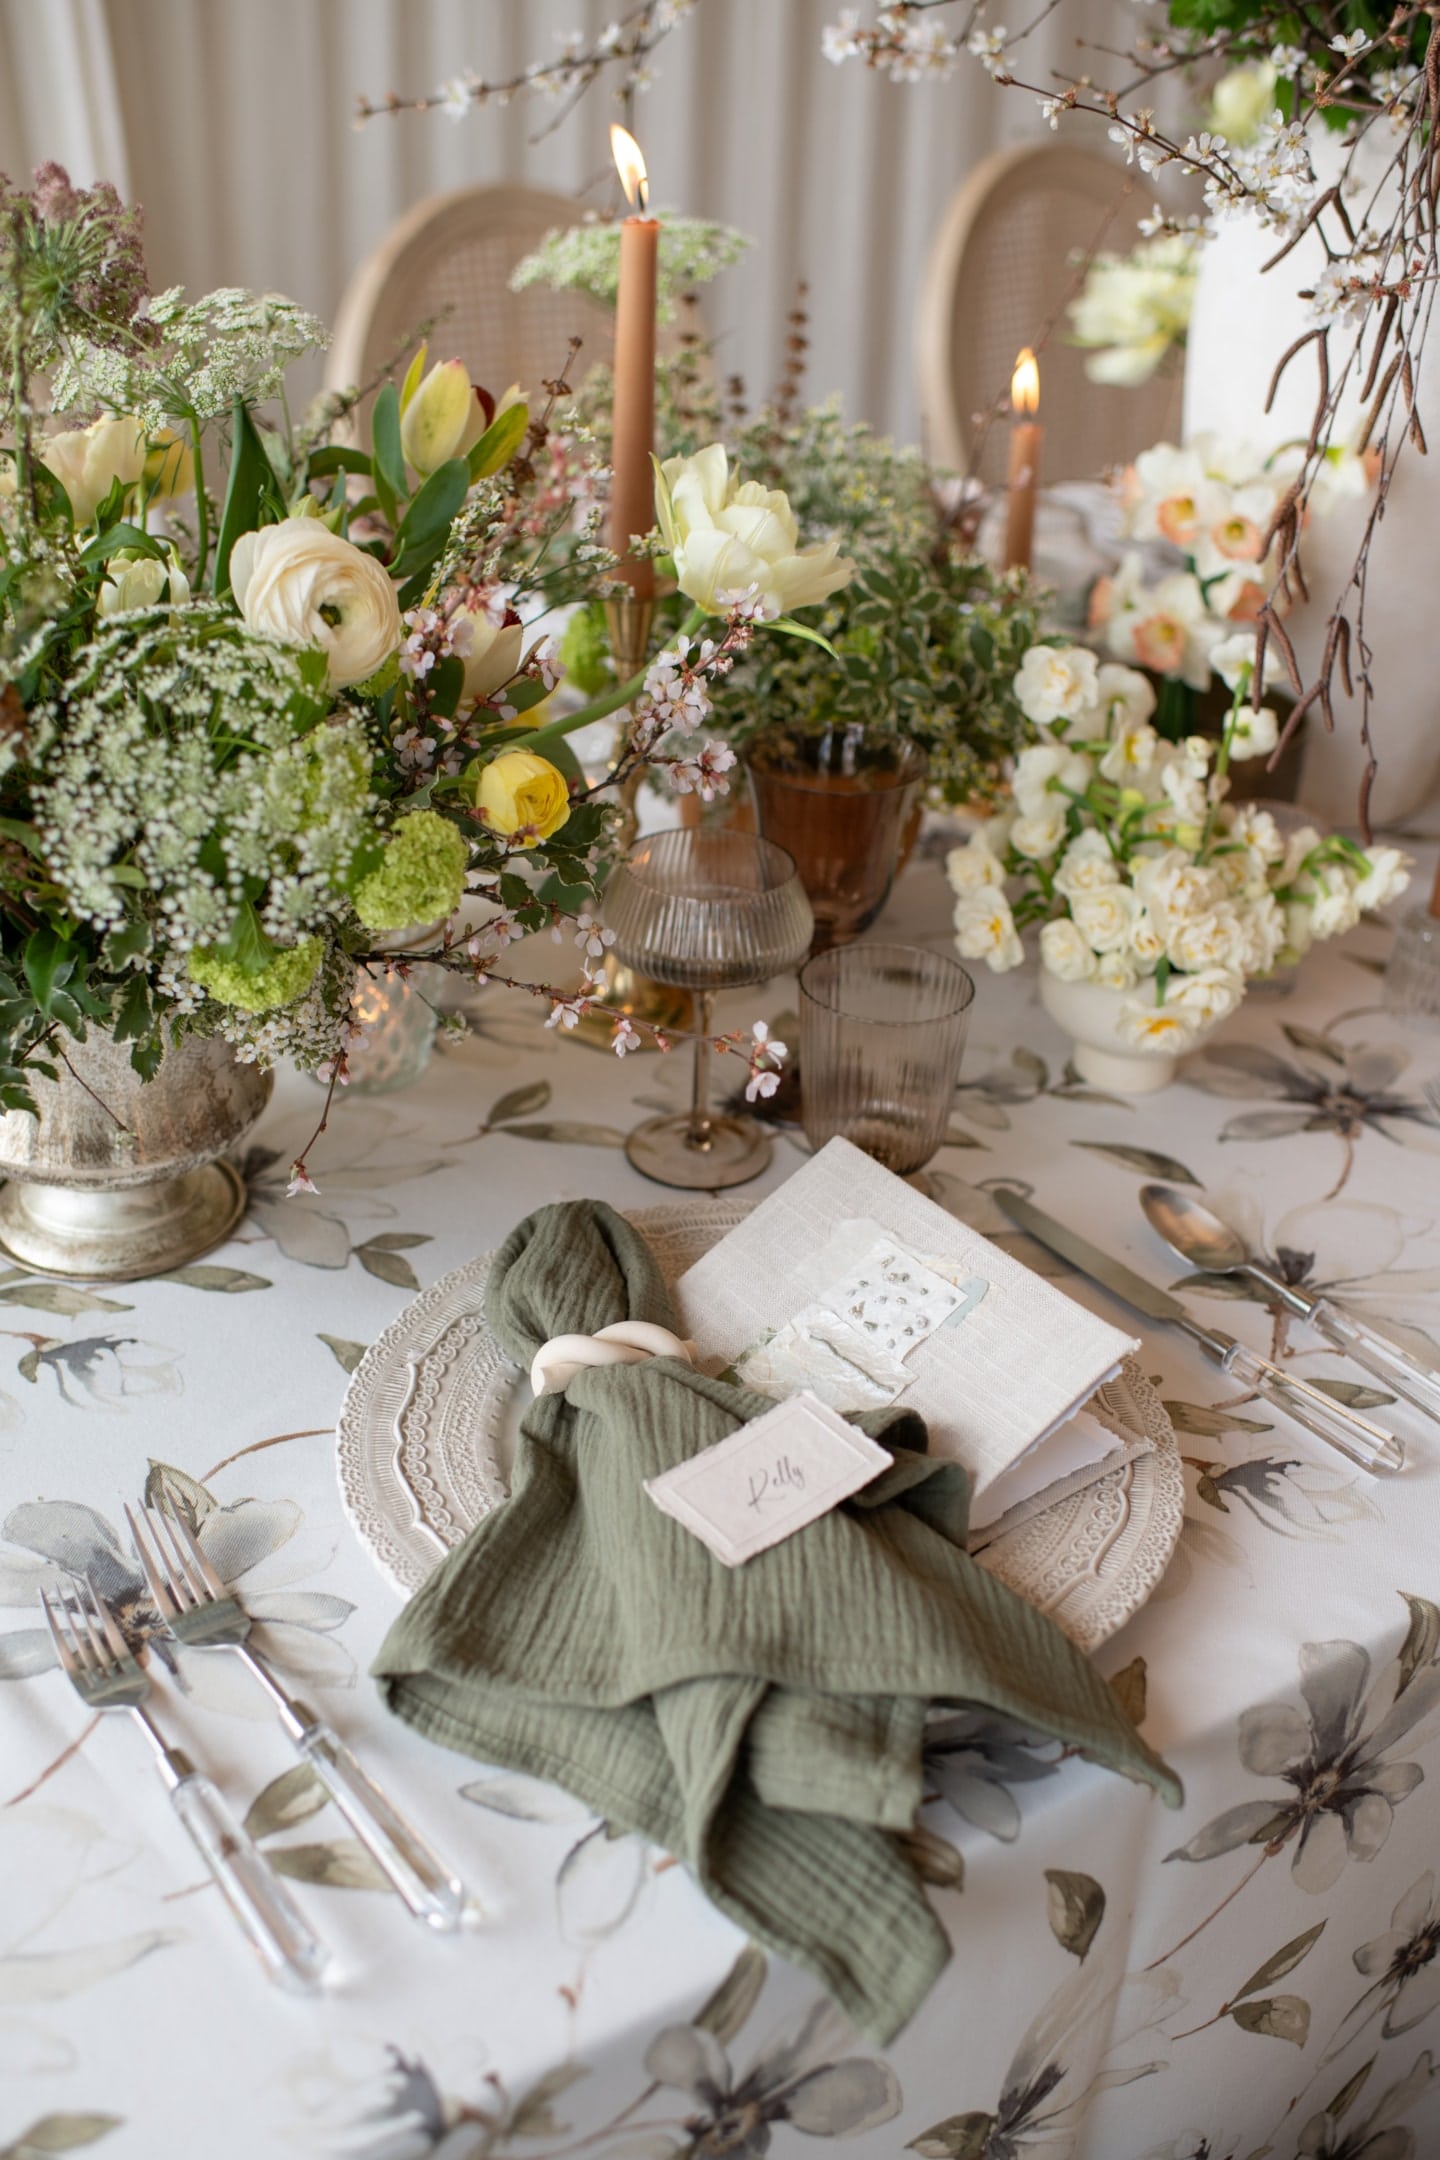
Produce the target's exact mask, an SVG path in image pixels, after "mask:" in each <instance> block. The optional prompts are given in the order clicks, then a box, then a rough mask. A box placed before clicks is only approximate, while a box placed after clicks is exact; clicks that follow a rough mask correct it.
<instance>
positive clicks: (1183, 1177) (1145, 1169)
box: [1070, 1140, 1203, 1191]
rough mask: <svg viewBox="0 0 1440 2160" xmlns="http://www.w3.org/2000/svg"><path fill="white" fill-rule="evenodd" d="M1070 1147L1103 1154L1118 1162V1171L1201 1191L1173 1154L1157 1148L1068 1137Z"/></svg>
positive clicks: (1094, 1153)
mask: <svg viewBox="0 0 1440 2160" xmlns="http://www.w3.org/2000/svg"><path fill="white" fill-rule="evenodd" d="M1070 1145H1071V1147H1077V1148H1084V1150H1085V1152H1086V1153H1087V1154H1089V1155H1103V1156H1104V1157H1105V1160H1106V1161H1107V1162H1113V1163H1118V1164H1119V1165H1120V1167H1121V1169H1122V1170H1134V1171H1136V1172H1138V1174H1139V1175H1140V1176H1141V1177H1147V1178H1161V1179H1164V1180H1167V1181H1168V1182H1169V1183H1171V1184H1174V1185H1193V1186H1194V1187H1195V1188H1196V1190H1197V1191H1199V1190H1203V1188H1202V1186H1201V1182H1200V1179H1199V1178H1197V1177H1196V1175H1195V1173H1194V1171H1193V1170H1187V1169H1186V1167H1185V1165H1184V1163H1182V1162H1177V1161H1176V1159H1175V1157H1174V1156H1173V1155H1162V1154H1161V1153H1160V1151H1159V1149H1158V1148H1147V1147H1123V1146H1121V1145H1120V1144H1119V1143H1118V1142H1115V1141H1110V1140H1072V1141H1071V1142H1070Z"/></svg>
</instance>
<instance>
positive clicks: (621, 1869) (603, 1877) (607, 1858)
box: [555, 1823, 650, 1947]
mask: <svg viewBox="0 0 1440 2160" xmlns="http://www.w3.org/2000/svg"><path fill="white" fill-rule="evenodd" d="M649 1873H650V1849H649V1847H648V1846H647V1845H646V1844H645V1843H644V1841H643V1839H641V1838H638V1837H632V1836H627V1835H625V1834H623V1833H621V1834H616V1835H613V1836H612V1835H611V1834H610V1826H609V1824H608V1823H601V1824H600V1826H599V1828H598V1829H596V1830H592V1831H591V1832H590V1834H589V1836H588V1837H583V1838H581V1840H580V1842H579V1844H578V1845H574V1846H572V1847H571V1849H570V1851H569V1852H568V1853H567V1854H566V1855H565V1858H564V1860H563V1861H562V1862H561V1864H560V1872H559V1874H558V1875H557V1876H556V1878H555V1900H556V1905H557V1907H558V1910H559V1919H560V1933H561V1935H562V1936H563V1937H564V1939H565V1941H566V1942H567V1943H573V1944H577V1945H579V1946H581V1947H583V1946H584V1945H586V1944H588V1943H596V1942H603V1941H604V1940H605V1938H606V1936H608V1935H613V1934H614V1933H615V1932H616V1930H617V1929H618V1928H622V1927H623V1926H624V1925H625V1922H626V1921H627V1920H628V1919H629V1917H630V1915H631V1913H632V1912H633V1911H634V1910H635V1906H636V1902H637V1900H638V1899H639V1896H640V1893H641V1891H642V1890H643V1889H644V1887H645V1884H646V1882H647V1881H648V1880H649Z"/></svg>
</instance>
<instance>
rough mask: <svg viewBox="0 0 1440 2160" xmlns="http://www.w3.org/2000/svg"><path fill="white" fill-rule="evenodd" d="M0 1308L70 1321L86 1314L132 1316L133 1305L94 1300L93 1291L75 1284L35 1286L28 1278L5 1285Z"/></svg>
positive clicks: (55, 1283)
mask: <svg viewBox="0 0 1440 2160" xmlns="http://www.w3.org/2000/svg"><path fill="white" fill-rule="evenodd" d="M0 1305H27V1306H30V1307H31V1308H33V1310H34V1311H36V1312H48V1313H59V1314H61V1315H62V1317H63V1318H65V1319H67V1320H73V1319H74V1318H75V1317H76V1316H77V1315H78V1314H80V1313H87V1312H134V1310H135V1308H134V1306H133V1305H122V1304H121V1302H120V1300H119V1299H118V1298H113V1297H97V1296H96V1294H95V1292H94V1291H93V1290H82V1289H81V1288H80V1287H79V1285H78V1284H76V1283H60V1282H37V1281H36V1280H35V1279H34V1277H33V1276H32V1277H31V1279H30V1281H29V1282H24V1283H9V1284H7V1285H6V1286H5V1287H4V1288H3V1289H0Z"/></svg>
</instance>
